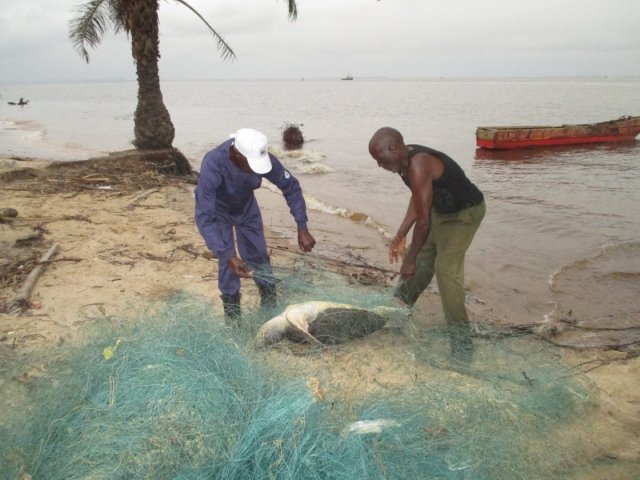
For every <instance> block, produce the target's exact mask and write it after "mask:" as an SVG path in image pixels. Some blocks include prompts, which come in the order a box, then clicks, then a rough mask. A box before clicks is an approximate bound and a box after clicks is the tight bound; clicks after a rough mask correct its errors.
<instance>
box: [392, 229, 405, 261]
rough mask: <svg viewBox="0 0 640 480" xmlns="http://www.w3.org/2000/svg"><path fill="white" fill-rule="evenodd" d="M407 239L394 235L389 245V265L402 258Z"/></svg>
mask: <svg viewBox="0 0 640 480" xmlns="http://www.w3.org/2000/svg"><path fill="white" fill-rule="evenodd" d="M406 238H407V237H404V236H398V235H396V236H395V238H394V239H393V240H392V241H391V245H389V263H393V262H397V261H398V260H399V258H400V257H404V251H405V249H406V241H407V239H406Z"/></svg>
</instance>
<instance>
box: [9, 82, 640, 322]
mask: <svg viewBox="0 0 640 480" xmlns="http://www.w3.org/2000/svg"><path fill="white" fill-rule="evenodd" d="M162 91H163V95H164V100H165V103H166V105H167V107H168V109H169V112H170V114H171V117H172V120H173V123H174V125H175V128H176V138H175V141H174V146H175V147H177V148H178V149H180V150H181V151H182V152H183V153H184V154H185V155H186V156H187V157H188V158H189V159H190V160H191V161H192V163H193V165H194V167H195V168H196V169H197V168H199V164H200V161H201V159H202V157H203V155H204V154H205V153H206V152H207V151H208V150H209V149H211V148H213V147H215V146H216V145H217V144H219V143H220V142H222V141H224V140H226V139H227V138H228V135H229V133H231V132H233V131H235V130H236V129H238V128H240V127H253V128H256V129H258V130H261V131H263V132H264V133H266V134H267V136H268V137H269V138H270V141H271V145H272V146H271V148H272V151H273V153H275V154H276V155H277V156H279V157H280V158H281V160H282V161H283V163H285V165H287V166H288V167H289V168H290V169H291V171H292V172H294V174H295V175H296V176H297V177H298V178H299V180H300V181H301V183H302V186H303V189H304V191H305V195H306V196H307V197H308V201H309V205H310V208H313V209H314V210H319V211H323V212H325V213H326V214H327V215H334V216H335V215H338V216H342V217H350V216H351V217H352V218H353V219H354V221H352V222H351V225H350V226H349V227H348V228H347V229H346V230H345V231H344V232H335V233H344V236H345V238H346V239H348V238H349V235H350V231H351V229H363V228H367V229H374V230H376V231H377V232H378V233H379V235H378V237H379V242H378V243H377V244H376V245H372V246H371V248H376V249H379V251H380V252H381V254H382V255H381V257H382V256H384V252H386V242H388V238H389V236H391V235H393V234H394V233H395V229H396V228H397V227H398V225H399V223H400V221H401V220H402V218H403V216H404V213H405V211H406V206H407V202H408V200H409V190H408V189H407V188H406V187H405V186H404V184H403V183H402V181H401V179H400V178H399V176H397V175H392V174H390V173H388V172H386V171H384V170H382V169H380V168H378V167H377V164H376V163H375V161H374V160H373V159H372V158H371V157H370V156H369V154H368V151H367V145H368V141H369V138H370V137H371V135H372V134H373V132H374V131H375V130H376V129H378V128H379V127H382V126H392V127H395V128H397V129H398V130H400V131H401V132H402V133H403V135H404V137H405V140H406V142H407V143H419V144H423V145H428V146H431V147H433V148H436V149H438V150H441V151H443V152H445V153H447V154H449V155H450V156H452V157H453V158H454V159H456V160H457V161H458V162H459V163H460V164H461V165H462V167H463V168H464V169H465V171H466V172H467V175H468V176H469V177H470V178H471V179H472V181H474V182H475V183H476V184H477V185H478V186H479V187H480V189H481V190H482V191H483V192H484V193H485V197H486V200H487V216H486V218H485V221H484V223H483V225H482V226H481V227H480V230H479V231H478V234H477V236H476V239H475V240H474V243H473V244H472V246H471V248H470V250H469V253H468V256H467V264H466V284H467V286H468V288H469V290H470V292H472V294H473V295H474V297H475V298H477V299H479V300H480V301H481V302H483V303H484V304H489V305H495V306H496V312H497V313H496V315H499V316H503V317H504V320H505V321H507V322H513V323H522V322H529V321H531V322H533V321H540V320H541V319H542V318H543V317H545V315H548V314H550V313H554V312H555V313H556V314H557V315H562V314H566V313H567V312H568V311H571V312H573V314H574V315H575V314H576V313H575V312H581V315H583V318H581V320H583V319H587V320H589V321H593V322H596V323H598V322H600V323H601V322H603V321H606V318H610V317H611V316H616V315H618V316H619V315H622V316H625V315H626V316H636V318H637V317H638V316H640V300H639V299H638V298H637V297H640V295H638V293H640V283H639V282H640V141H639V142H635V143H631V144H619V145H618V144H609V145H599V146H586V147H557V148H545V149H540V150H527V151H520V152H511V153H490V152H486V151H481V150H477V149H476V147H475V129H476V127H477V126H480V125H555V124H563V123H590V122H597V121H606V120H611V119H616V118H619V117H621V116H626V115H640V78H596V79H594V78H583V79H580V78H579V79H541V78H539V79H518V80H510V79H495V80H490V79H482V80H480V79H476V80H471V79H469V80H448V79H434V80H360V79H358V78H356V79H355V80H354V81H349V82H344V81H340V80H324V81H319V80H318V81H312V80H306V81H236V82H231V81H199V82H165V83H163V84H162ZM0 95H1V105H0V154H4V156H5V157H6V156H26V157H38V158H44V159H52V160H61V161H64V160H73V159H85V158H88V157H90V156H96V155H100V154H102V153H106V152H109V151H116V150H123V149H129V148H132V147H131V140H132V139H133V111H134V109H135V106H136V85H135V83H104V84H100V83H90V84H61V85H0ZM20 97H23V98H25V99H28V100H29V104H28V105H26V106H22V107H21V106H14V105H8V103H7V102H9V101H17V100H18V99H19V98H20ZM287 123H295V124H298V125H301V130H302V132H303V134H304V137H305V140H306V142H305V144H304V148H303V150H302V151H294V152H285V151H283V149H282V145H281V141H280V139H281V134H282V129H283V127H284V126H285V124H287ZM353 214H355V215H353ZM341 225H343V224H341ZM313 227H314V225H313V224H311V225H310V228H311V230H312V233H313ZM292 228H293V224H292ZM340 228H341V229H344V227H340ZM345 242H346V240H345ZM385 266H386V267H390V268H397V265H396V266H389V265H385ZM558 309H564V310H563V311H557V312H556V310H558Z"/></svg>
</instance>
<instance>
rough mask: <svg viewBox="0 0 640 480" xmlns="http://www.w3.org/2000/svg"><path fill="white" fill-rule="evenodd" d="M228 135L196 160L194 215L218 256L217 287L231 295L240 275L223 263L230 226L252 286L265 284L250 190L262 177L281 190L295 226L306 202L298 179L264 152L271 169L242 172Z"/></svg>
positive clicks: (267, 271)
mask: <svg viewBox="0 0 640 480" xmlns="http://www.w3.org/2000/svg"><path fill="white" fill-rule="evenodd" d="M232 145H233V139H231V140H227V141H226V142H224V143H223V144H221V145H220V146H218V147H217V148H215V149H213V150H211V151H210V152H208V153H207V154H206V155H205V156H204V159H203V160H202V165H201V167H200V179H199V181H198V187H197V188H196V208H195V221H196V225H197V226H198V230H199V231H200V234H201V235H202V237H203V238H204V241H205V243H206V244H207V247H208V248H209V250H211V251H212V252H214V253H215V254H216V256H217V257H218V287H219V289H220V292H221V293H222V294H223V295H236V294H237V293H238V292H239V290H240V278H238V276H237V275H235V274H234V273H233V271H232V270H231V269H230V268H229V266H228V262H229V259H230V258H232V257H233V256H235V255H236V251H235V246H234V236H233V228H234V227H235V232H236V242H237V245H238V250H239V254H240V255H239V256H240V258H242V260H243V261H244V262H245V263H246V264H247V265H248V266H249V267H250V268H251V269H253V270H255V271H258V272H261V273H263V275H259V276H256V277H255V278H254V279H255V282H256V284H258V286H259V287H260V286H267V285H268V284H269V283H270V280H269V278H270V277H271V261H270V259H269V254H268V252H267V242H266V240H265V238H264V226H263V223H262V215H261V213H260V207H259V206H258V201H257V200H256V197H255V195H254V191H255V190H256V189H258V188H260V185H261V184H262V178H263V177H264V178H266V179H267V180H269V181H270V182H271V183H273V184H274V185H275V186H277V187H278V188H279V189H280V190H281V191H282V193H283V195H284V198H285V200H286V202H287V205H288V206H289V210H290V212H291V215H292V216H293V218H294V219H295V221H296V224H297V226H298V229H299V230H300V229H306V228H307V221H308V219H307V207H306V203H305V201H304V197H303V195H302V189H301V188H300V183H299V182H298V180H297V179H296V178H295V177H294V176H293V175H291V173H289V171H288V170H287V169H285V168H284V166H283V165H282V163H280V161H279V160H278V159H277V158H276V157H275V156H273V155H272V154H269V158H270V159H271V170H270V171H269V172H268V173H266V174H264V175H259V174H257V173H253V172H251V173H246V172H243V171H242V170H240V169H239V168H238V167H237V166H236V165H235V164H234V163H233V162H232V161H231V159H230V158H229V150H230V148H231V146H232Z"/></svg>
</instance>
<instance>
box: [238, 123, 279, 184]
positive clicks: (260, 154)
mask: <svg viewBox="0 0 640 480" xmlns="http://www.w3.org/2000/svg"><path fill="white" fill-rule="evenodd" d="M229 136H230V137H231V138H233V139H234V141H233V145H234V147H235V148H236V150H237V151H239V152H240V153H241V154H242V155H244V156H245V157H246V158H247V162H248V163H249V167H251V170H253V171H254V172H256V173H258V174H264V173H268V172H270V171H271V159H270V158H269V152H268V150H267V137H266V135H265V134H264V133H261V132H259V131H257V130H254V129H252V128H241V129H240V130H238V131H237V132H236V133H232V134H231V135H229Z"/></svg>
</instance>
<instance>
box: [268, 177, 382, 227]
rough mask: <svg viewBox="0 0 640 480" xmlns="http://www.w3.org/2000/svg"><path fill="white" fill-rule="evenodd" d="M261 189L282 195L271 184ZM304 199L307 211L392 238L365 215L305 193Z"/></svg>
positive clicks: (378, 224) (379, 225) (372, 219)
mask: <svg viewBox="0 0 640 480" xmlns="http://www.w3.org/2000/svg"><path fill="white" fill-rule="evenodd" d="M262 188H265V189H267V190H269V191H271V192H274V193H277V194H279V195H282V192H281V191H280V190H279V189H278V187H276V186H275V185H272V184H271V183H263V184H262ZM304 199H305V202H306V204H307V209H309V210H313V211H316V212H320V213H324V214H327V215H335V216H337V217H342V218H347V219H349V220H351V221H352V222H354V223H361V224H363V225H365V226H367V227H369V228H373V229H374V230H376V231H377V232H378V233H379V234H380V235H382V236H383V237H384V238H386V239H390V238H393V236H392V235H391V234H390V233H389V232H388V231H387V230H386V229H385V228H384V227H383V226H382V225H381V224H380V223H378V222H377V221H376V220H375V219H374V218H372V217H371V216H369V215H367V214H366V213H362V212H354V211H353V210H350V209H348V208H345V207H335V206H333V205H329V204H328V203H325V202H323V201H322V200H319V199H317V198H315V197H313V196H311V195H309V194H306V193H305V194H304Z"/></svg>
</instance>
